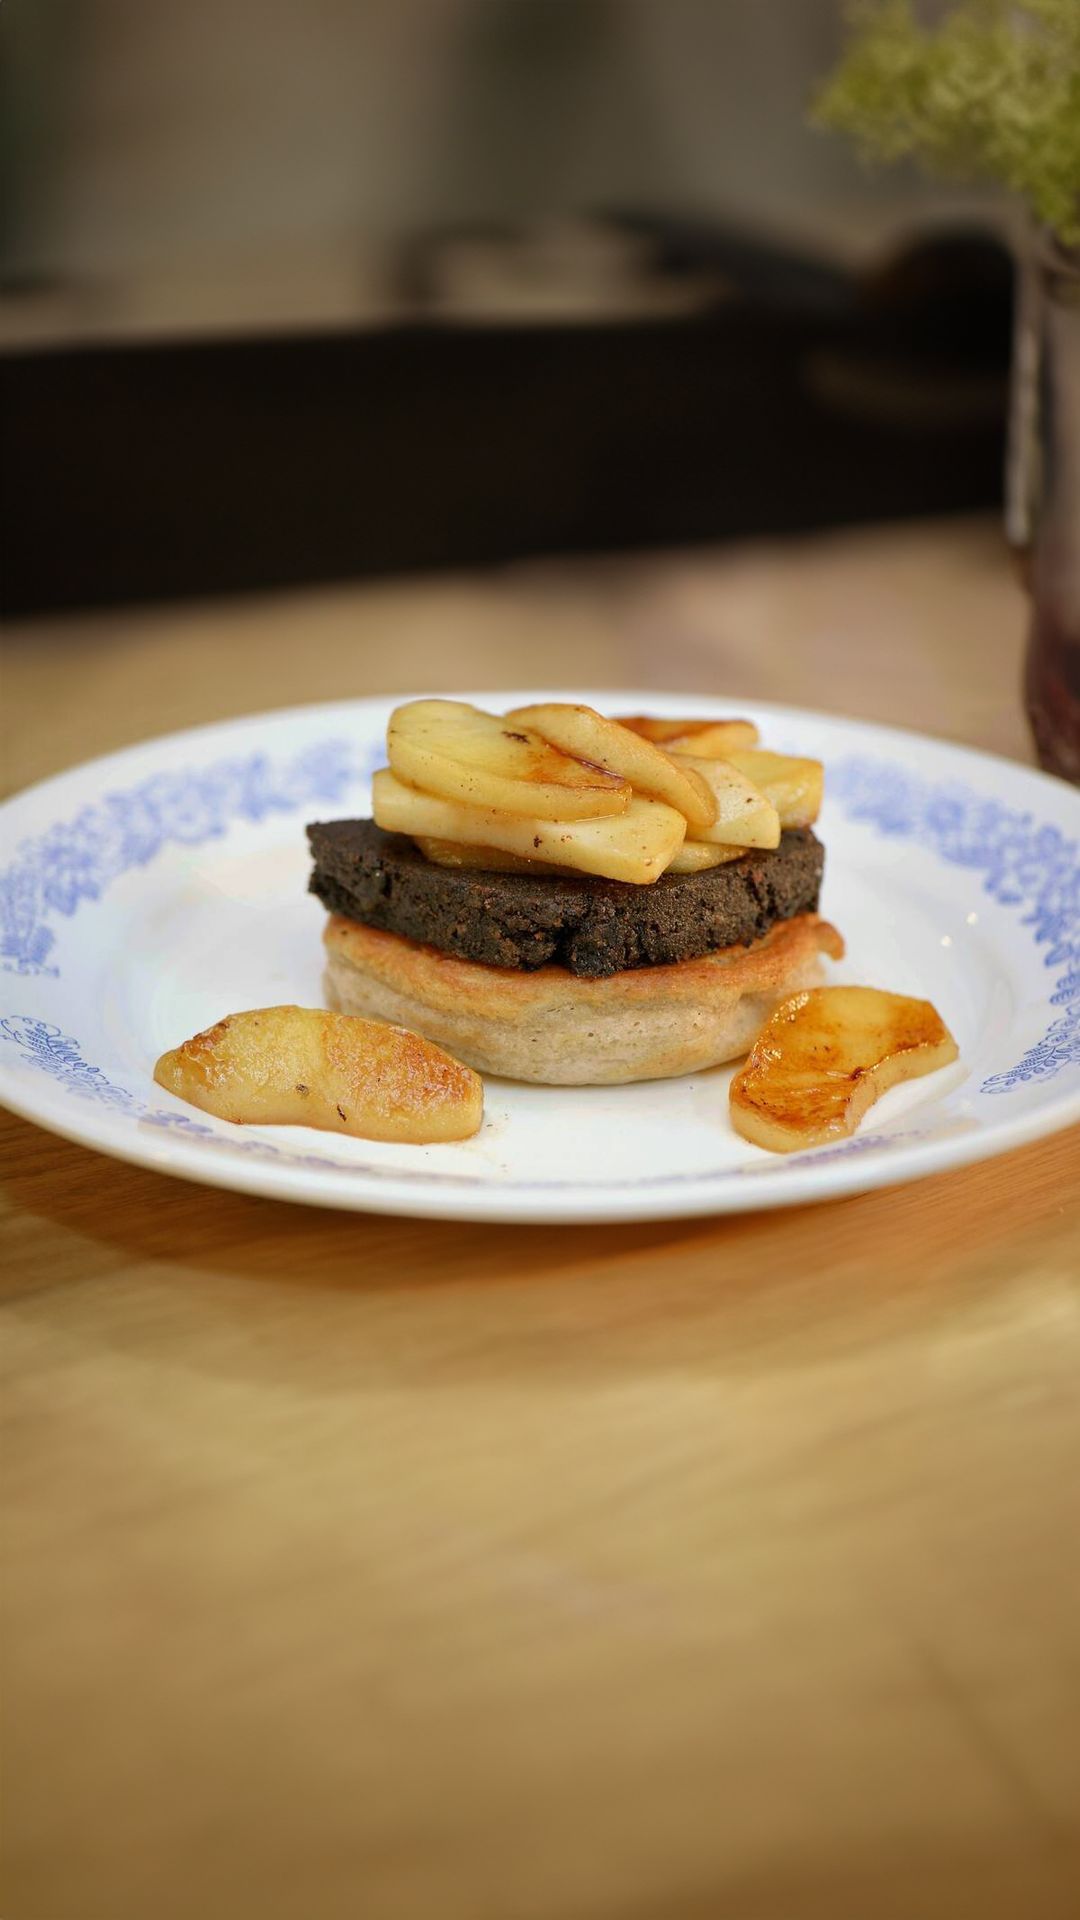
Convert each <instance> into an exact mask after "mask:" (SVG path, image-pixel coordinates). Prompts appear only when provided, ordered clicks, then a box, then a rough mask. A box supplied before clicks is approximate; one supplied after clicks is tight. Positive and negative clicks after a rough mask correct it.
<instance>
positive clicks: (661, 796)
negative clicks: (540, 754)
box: [506, 701, 716, 838]
mask: <svg viewBox="0 0 1080 1920" xmlns="http://www.w3.org/2000/svg"><path fill="white" fill-rule="evenodd" d="M506 719H507V723H508V724H509V725H510V726H512V727H519V726H520V727H527V728H529V729H535V731H536V732H537V733H539V734H542V736H543V738H544V739H545V740H550V742H551V744H552V746H554V747H559V748H561V750H562V752H563V753H572V754H574V755H575V756H576V757H577V758H578V759H579V760H583V761H587V762H588V763H589V764H590V765H591V766H596V767H606V769H607V771H608V772H609V773H612V774H617V775H618V776H619V777H620V778H621V779H623V780H629V782H630V785H631V786H632V787H633V789H634V792H635V793H637V794H644V795H645V796H646V797H647V798H649V799H651V800H662V801H663V802H664V804H665V805H666V806H669V807H676V808H677V809H678V811H679V812H680V813H681V814H682V815H683V816H684V818H685V820H686V824H687V827H688V828H689V830H690V832H691V833H692V834H695V835H697V836H698V837H699V838H700V837H702V829H703V828H705V827H710V826H712V823H713V821H714V820H715V818H716V806H715V803H714V801H713V796H712V792H711V789H710V788H709V786H708V785H707V783H706V782H705V781H704V780H702V779H701V777H700V775H699V774H697V773H695V771H694V769H693V768H692V767H679V766H676V765H675V763H674V761H673V760H671V759H670V757H669V756H668V755H667V754H666V753H665V752H664V751H663V749H662V748H660V747H657V746H654V745H653V743H652V741H651V740H643V739H642V738H641V736H640V735H639V734H636V733H631V731H630V729H629V728H628V727H623V726H620V724H619V722H618V721H617V720H606V719H605V718H604V715H603V714H602V713H597V712H596V709H595V708H594V707H586V706H580V705H578V704H576V703H569V702H567V703H566V704H563V703H562V702H559V701H551V702H549V703H547V704H546V705H545V704H542V705H540V706H535V707H517V708H515V710H514V711H513V712H512V713H508V714H507V716H506Z"/></svg>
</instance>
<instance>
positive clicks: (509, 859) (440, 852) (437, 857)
mask: <svg viewBox="0 0 1080 1920" xmlns="http://www.w3.org/2000/svg"><path fill="white" fill-rule="evenodd" d="M413 840H414V842H415V844H416V845H417V846H418V847H419V849H420V851H421V853H422V854H423V856H424V859H425V860H430V861H431V864H432V866H433V867H468V868H469V869H470V870H471V871H473V872H479V873H531V874H534V875H535V874H541V875H542V874H547V875H548V876H549V877H550V876H551V875H552V874H553V873H556V874H568V873H573V871H574V869H573V867H555V866H552V865H551V863H550V862H549V861H547V860H526V858H525V856H524V854H521V853H501V852H500V851H499V848H498V847H469V846H466V844H465V842H464V841H463V840H434V839H432V837H431V835H430V834H428V833H414V835H413Z"/></svg>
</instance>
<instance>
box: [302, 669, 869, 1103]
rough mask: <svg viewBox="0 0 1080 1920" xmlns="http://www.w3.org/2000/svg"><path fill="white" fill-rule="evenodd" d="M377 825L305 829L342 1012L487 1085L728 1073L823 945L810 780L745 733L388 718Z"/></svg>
mask: <svg viewBox="0 0 1080 1920" xmlns="http://www.w3.org/2000/svg"><path fill="white" fill-rule="evenodd" d="M387 757H388V760H389V766H388V767H387V768H385V769H383V770H382V771H381V772H379V773H377V774H376V775H375V780H374V787H373V813H374V818H373V819H368V820H336V821H330V822H324V823H320V824H316V825H313V826H311V827H309V829H308V835H309V838H310V841H311V847H312V852H313V855H314V862H315V866H314V872H313V875H312V879H311V888H312V891H313V892H314V893H316V894H317V895H318V897H319V899H320V900H322V902H323V903H324V905H325V906H326V907H327V908H328V909H329V910H330V915H331V917H330V920H329V922H328V924H327V928H326V936H325V938H326V947H327V972H326V992H327V998H328V1001H329V1004H330V1005H331V1006H332V1007H333V1008H335V1009H336V1010H338V1011H341V1012H345V1013H352V1014H362V1015H367V1016H370V1017H374V1018H376V1019H379V1020H386V1021H391V1022H394V1023H396V1024H399V1025H402V1026H406V1027H409V1028H411V1029H413V1030H414V1031H416V1032H418V1033H421V1034H423V1035H425V1036H426V1037H427V1038H428V1039H430V1040H433V1041H436V1042H438V1043H439V1044H440V1045H441V1046H445V1047H448V1048H450V1049H451V1050H452V1051H453V1053H454V1054H455V1055H456V1056H457V1057H458V1058H459V1059H461V1060H464V1061H466V1062H468V1063H469V1064H470V1065H471V1066H473V1067H476V1068H478V1069H480V1070H481V1071H486V1072H490V1073H496V1074H502V1075H506V1076H508V1077H510V1078H513V1079H520V1080H533V1081H541V1082H546V1083H552V1084H554V1083H563V1084H579V1085H580V1084H583V1083H592V1082H597V1083H599V1082H617V1081H629V1080H648V1079H657V1078H663V1077H667V1076H671V1075H675V1074H683V1073H688V1072H692V1071H695V1070H698V1069H701V1068H705V1067H710V1066H716V1065H718V1064H720V1063H721V1062H723V1061H726V1060H732V1059H735V1058H737V1057H738V1056H739V1055H740V1054H743V1053H745V1052H746V1051H747V1049H748V1047H749V1046H750V1045H751V1043H752V1041H753V1039H754V1037H755V1035H756V1034H757V1032H758V1030H759V1028H760V1027H761V1025H762V1023H763V1021H764V1020H765V1019H766V1018H767V1017H768V1015H769V1014H770V1013H771V1012H772V1011H773V1009H774V1008H775V1007H776V1006H777V1005H778V1004H779V1003H780V1002H781V1001H782V1000H784V999H785V998H786V997H787V996H788V995H789V994H791V993H792V991H793V990H795V989H796V988H800V987H804V986H808V985H812V984H814V983H816V982H817V981H818V979H819V978H820V955H821V953H822V952H825V953H828V954H830V955H832V956H833V957H834V958H838V957H839V955H840V954H841V952H842V943H841V941H840V937H839V935H838V934H837V933H836V932H835V930H834V929H833V928H832V927H830V926H829V925H828V924H827V922H825V921H823V920H821V919H820V918H819V917H818V913H817V906H818V896H819V891H820V886H821V878H822V870H823V865H824V849H823V848H822V845H821V843H820V841H819V840H818V839H817V837H816V835H815V834H814V832H813V823H814V821H815V820H816V819H817V816H818V811H819V808H820V805H821V797H822V786H823V769H822V767H821V764H820V762H819V761H816V760H808V759H796V758H793V757H791V756H788V755H783V754H776V753H768V752H765V751H763V750H762V748H761V746H760V744H759V741H758V735H757V730H756V728H755V727H754V726H753V725H751V724H750V723H749V722H748V721H744V720H717V721H710V722H704V721H691V720H686V721H679V720H659V719H652V718H648V717H644V716H635V717H631V718H623V719H620V720H615V719H609V718H606V717H604V716H603V715H601V714H599V713H597V712H595V711H594V710H593V709H592V708H591V707H588V706H584V705H581V704H577V703H550V704H543V705H537V706H528V707H521V708H518V709H516V710H515V711H513V712H511V713H508V714H506V715H503V716H498V715H495V714H490V713H483V712H481V711H480V710H479V709H478V708H476V707H472V706H468V705H465V704H464V703H462V702H460V701H452V700H417V701H412V702H410V703H408V704H407V705H405V706H402V707H399V708H398V709H397V710H396V712H395V713H394V714H393V715H392V716H391V719H390V724H389V728H388V731H387Z"/></svg>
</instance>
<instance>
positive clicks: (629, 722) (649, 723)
mask: <svg viewBox="0 0 1080 1920" xmlns="http://www.w3.org/2000/svg"><path fill="white" fill-rule="evenodd" d="M619 725H620V727H629V729H630V732H631V733H639V734H640V735H641V738H642V739H643V740H651V741H652V742H653V744H654V746H657V747H663V748H664V751H665V752H666V753H670V752H671V751H672V749H673V748H674V749H675V750H676V751H677V752H680V753H696V754H697V756H698V758H699V759H701V760H723V759H725V758H726V756H727V754H728V753H729V752H730V751H731V750H732V749H737V748H739V747H756V746H757V743H758V740H759V738H760V735H759V733H758V730H757V728H756V727H755V725H754V723H753V721H752V720H654V719H653V718H652V717H651V715H649V714H647V713H633V714H629V715H625V714H624V715H620V717H619Z"/></svg>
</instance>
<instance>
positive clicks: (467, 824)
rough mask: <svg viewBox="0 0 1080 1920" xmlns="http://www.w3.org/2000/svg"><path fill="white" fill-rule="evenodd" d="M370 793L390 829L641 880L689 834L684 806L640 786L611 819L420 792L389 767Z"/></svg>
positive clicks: (658, 870)
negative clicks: (508, 808) (550, 814)
mask: <svg viewBox="0 0 1080 1920" xmlns="http://www.w3.org/2000/svg"><path fill="white" fill-rule="evenodd" d="M371 798H372V811H373V813H374V815H375V824H376V826H379V827H383V828H384V829H385V830H386V832H387V833H407V834H409V835H410V837H411V838H412V839H414V840H419V839H421V838H430V839H435V840H457V841H460V842H463V843H464V844H465V845H470V846H474V847H496V848H498V849H499V851H500V852H502V853H517V854H522V855H524V857H525V859H527V860H538V861H542V862H543V863H544V864H545V866H549V867H550V866H557V867H572V868H573V870H574V872H575V873H595V874H600V875H602V876H603V877H604V878H605V879H608V880H629V881H631V882H632V883H633V884H634V885H637V886H647V885H648V884H649V883H650V881H653V880H657V879H659V877H660V875H661V874H662V873H663V871H664V868H665V867H666V866H667V864H668V862H669V860H670V859H671V857H672V854H674V853H676V852H677V851H678V849H679V848H680V847H681V846H682V843H683V841H684V839H685V838H686V821H685V819H684V818H683V816H682V814H681V813H677V812H676V810H675V808H674V807H666V806H664V805H662V804H661V802H660V801H658V800H645V799H642V798H641V797H640V795H638V794H635V795H634V797H633V799H632V800H631V802H630V805H629V806H628V807H627V809H626V812H625V813H618V814H612V815H611V816H610V817H609V818H608V819H604V820H540V819H532V820H529V819H526V818H525V816H524V815H522V814H520V813H503V812H501V811H500V810H499V809H498V808H496V807H469V806H463V805H461V804H459V803H457V802H455V801H452V800H440V799H438V798H437V796H436V795H434V794H430V793H419V792H417V790H416V788H415V787H406V786H404V785H403V784H402V782H401V781H400V780H398V779H397V778H396V776H395V775H394V774H393V773H391V771H390V769H389V768H388V767H384V768H382V769H381V770H380V771H379V772H378V773H377V774H376V775H375V778H374V780H373V781H372V783H371Z"/></svg>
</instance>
